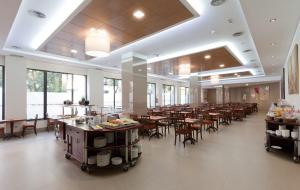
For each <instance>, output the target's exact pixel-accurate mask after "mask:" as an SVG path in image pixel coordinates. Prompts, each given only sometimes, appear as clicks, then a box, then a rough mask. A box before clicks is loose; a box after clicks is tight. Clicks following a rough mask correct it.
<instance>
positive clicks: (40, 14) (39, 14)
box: [28, 9, 46, 18]
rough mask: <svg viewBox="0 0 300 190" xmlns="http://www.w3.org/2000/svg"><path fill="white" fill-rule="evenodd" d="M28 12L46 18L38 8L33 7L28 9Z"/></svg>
mask: <svg viewBox="0 0 300 190" xmlns="http://www.w3.org/2000/svg"><path fill="white" fill-rule="evenodd" d="M28 13H29V14H30V15H31V16H34V17H37V18H46V15H45V14H44V13H42V12H40V11H37V10H33V9H30V10H29V11H28Z"/></svg>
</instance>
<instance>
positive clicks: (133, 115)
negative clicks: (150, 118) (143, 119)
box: [129, 114, 138, 121]
mask: <svg viewBox="0 0 300 190" xmlns="http://www.w3.org/2000/svg"><path fill="white" fill-rule="evenodd" d="M129 117H130V119H132V120H135V121H137V120H138V115H137V114H130V115H129Z"/></svg>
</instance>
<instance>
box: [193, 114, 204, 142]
mask: <svg viewBox="0 0 300 190" xmlns="http://www.w3.org/2000/svg"><path fill="white" fill-rule="evenodd" d="M195 118H197V119H199V123H196V124H193V125H192V126H191V129H192V130H193V136H194V132H196V141H197V142H198V139H199V133H200V137H201V140H202V128H203V126H202V124H201V121H202V120H203V116H202V115H200V114H199V115H198V116H196V117H195Z"/></svg>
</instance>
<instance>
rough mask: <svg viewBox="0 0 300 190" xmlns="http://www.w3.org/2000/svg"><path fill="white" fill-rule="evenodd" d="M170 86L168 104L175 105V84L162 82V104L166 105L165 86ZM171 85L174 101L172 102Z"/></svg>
mask: <svg viewBox="0 0 300 190" xmlns="http://www.w3.org/2000/svg"><path fill="white" fill-rule="evenodd" d="M168 86H169V87H170V89H171V92H170V106H171V105H175V102H176V101H175V85H169V84H163V99H164V106H167V105H166V98H165V88H166V87H168ZM172 87H173V97H174V101H173V102H172Z"/></svg>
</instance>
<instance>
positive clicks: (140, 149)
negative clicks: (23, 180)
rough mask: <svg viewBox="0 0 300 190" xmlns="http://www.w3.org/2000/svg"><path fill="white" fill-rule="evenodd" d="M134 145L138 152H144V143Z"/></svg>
mask: <svg viewBox="0 0 300 190" xmlns="http://www.w3.org/2000/svg"><path fill="white" fill-rule="evenodd" d="M133 147H135V148H137V149H138V153H139V154H141V153H142V145H141V144H136V145H134V146H133Z"/></svg>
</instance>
